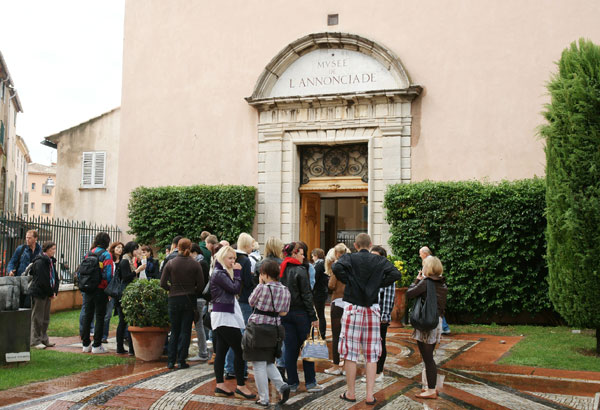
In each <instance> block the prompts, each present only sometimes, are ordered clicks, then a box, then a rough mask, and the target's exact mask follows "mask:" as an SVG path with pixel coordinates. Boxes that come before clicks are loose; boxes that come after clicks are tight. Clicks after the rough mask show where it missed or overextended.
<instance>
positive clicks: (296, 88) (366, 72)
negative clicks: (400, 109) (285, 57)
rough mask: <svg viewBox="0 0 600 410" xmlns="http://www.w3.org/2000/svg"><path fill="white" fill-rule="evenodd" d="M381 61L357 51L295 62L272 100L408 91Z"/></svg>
mask: <svg viewBox="0 0 600 410" xmlns="http://www.w3.org/2000/svg"><path fill="white" fill-rule="evenodd" d="M408 85H409V84H398V82H397V81H396V79H395V78H394V76H393V75H392V74H391V73H390V71H389V70H388V69H387V68H386V67H384V66H383V65H382V64H381V63H380V62H379V61H377V60H375V59H374V58H372V57H369V56H367V55H365V54H363V53H360V52H358V51H351V50H343V49H334V48H330V49H320V50H315V51H311V52H310V53H307V54H305V55H303V56H302V57H300V58H299V59H298V60H296V61H294V62H293V63H292V64H291V65H290V66H289V67H288V69H287V70H286V71H285V72H284V73H283V74H282V75H281V77H280V78H279V79H278V80H277V82H276V83H275V85H274V86H273V89H272V90H271V93H270V95H269V97H291V96H302V95H320V94H340V93H348V92H360V91H375V90H389V89H398V88H406V87H408Z"/></svg>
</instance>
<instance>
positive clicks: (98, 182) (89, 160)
mask: <svg viewBox="0 0 600 410" xmlns="http://www.w3.org/2000/svg"><path fill="white" fill-rule="evenodd" d="M105 173H106V152H101V151H96V152H84V153H83V158H82V161H81V186H82V188H104V184H105V180H104V179H105V178H104V177H105Z"/></svg>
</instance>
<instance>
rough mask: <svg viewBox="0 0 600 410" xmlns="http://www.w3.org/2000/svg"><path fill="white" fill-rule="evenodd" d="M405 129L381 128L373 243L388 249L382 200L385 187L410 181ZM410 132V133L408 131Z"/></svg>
mask: <svg viewBox="0 0 600 410" xmlns="http://www.w3.org/2000/svg"><path fill="white" fill-rule="evenodd" d="M405 128H406V127H404V126H402V125H400V124H398V125H394V126H384V127H381V128H380V130H381V135H382V136H381V172H380V173H379V175H381V179H378V180H375V181H374V198H373V200H374V202H375V203H374V205H375V209H377V210H380V211H381V212H377V213H376V214H375V215H374V219H375V221H374V222H375V224H374V232H373V243H375V241H377V243H381V244H382V245H383V246H384V247H385V248H386V249H388V250H389V249H390V248H389V245H388V240H389V239H390V227H389V225H388V223H387V222H386V221H385V209H384V208H383V199H384V195H385V191H386V190H387V186H388V185H390V184H398V183H400V182H404V181H405V180H407V181H410V134H409V135H408V136H405V130H404V129H405ZM409 132H410V131H409Z"/></svg>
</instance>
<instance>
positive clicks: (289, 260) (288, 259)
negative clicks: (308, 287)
mask: <svg viewBox="0 0 600 410" xmlns="http://www.w3.org/2000/svg"><path fill="white" fill-rule="evenodd" d="M288 263H289V264H291V265H302V264H301V263H300V261H299V260H298V259H296V258H292V257H291V256H288V257H286V258H285V259H284V260H283V262H281V268H280V269H281V270H280V272H281V274H280V275H279V277H280V278H283V272H285V268H286V267H287V265H288Z"/></svg>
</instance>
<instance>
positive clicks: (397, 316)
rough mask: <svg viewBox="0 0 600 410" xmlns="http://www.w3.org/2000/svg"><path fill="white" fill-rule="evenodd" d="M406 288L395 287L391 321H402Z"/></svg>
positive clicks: (404, 310)
mask: <svg viewBox="0 0 600 410" xmlns="http://www.w3.org/2000/svg"><path fill="white" fill-rule="evenodd" d="M407 289H408V288H396V298H395V299H394V308H393V309H392V321H394V322H400V323H402V319H403V318H404V314H405V313H406V290H407Z"/></svg>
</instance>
